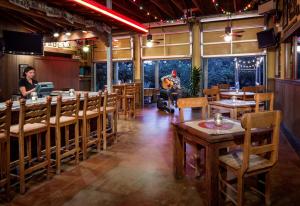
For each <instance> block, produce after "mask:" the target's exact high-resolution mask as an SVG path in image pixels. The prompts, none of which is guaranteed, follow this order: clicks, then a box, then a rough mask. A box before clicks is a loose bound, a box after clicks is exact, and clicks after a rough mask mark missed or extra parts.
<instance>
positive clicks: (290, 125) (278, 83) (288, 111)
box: [275, 79, 300, 142]
mask: <svg viewBox="0 0 300 206" xmlns="http://www.w3.org/2000/svg"><path fill="white" fill-rule="evenodd" d="M299 104H300V81H293V80H281V79H276V80H275V106H276V108H277V109H280V110H282V112H283V116H282V124H283V126H284V127H285V129H287V130H288V132H289V133H290V134H291V138H294V142H300V127H299V125H300V107H299Z"/></svg>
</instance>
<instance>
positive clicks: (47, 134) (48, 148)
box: [45, 128, 51, 178]
mask: <svg viewBox="0 0 300 206" xmlns="http://www.w3.org/2000/svg"><path fill="white" fill-rule="evenodd" d="M45 143H46V161H47V178H49V177H50V176H49V175H50V169H51V158H50V156H51V154H50V153H51V151H50V150H51V148H50V147H51V145H50V144H51V143H50V128H48V130H47V131H46V140H45Z"/></svg>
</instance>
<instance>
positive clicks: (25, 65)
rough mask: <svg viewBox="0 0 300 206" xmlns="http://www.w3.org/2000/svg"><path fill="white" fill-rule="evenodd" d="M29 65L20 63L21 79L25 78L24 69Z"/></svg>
mask: <svg viewBox="0 0 300 206" xmlns="http://www.w3.org/2000/svg"><path fill="white" fill-rule="evenodd" d="M28 66H29V65H28V64H19V79H21V78H23V73H24V69H25V68H26V67H28Z"/></svg>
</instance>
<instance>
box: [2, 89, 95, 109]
mask: <svg viewBox="0 0 300 206" xmlns="http://www.w3.org/2000/svg"><path fill="white" fill-rule="evenodd" d="M76 93H80V100H81V101H83V99H84V93H86V92H83V91H76ZM53 94H55V95H53V96H52V100H51V105H52V106H55V105H56V104H57V102H56V98H57V96H58V95H59V94H60V95H62V100H68V99H75V97H76V94H75V95H73V96H70V95H69V92H65V91H55V92H53ZM88 94H89V96H94V95H97V94H98V92H88ZM45 102H46V97H43V98H38V99H37V101H32V100H31V99H27V100H26V104H39V103H45ZM4 108H5V102H1V103H0V109H4ZM19 110H20V103H19V101H13V105H12V111H19Z"/></svg>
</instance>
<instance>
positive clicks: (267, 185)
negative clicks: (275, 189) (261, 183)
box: [265, 172, 271, 205]
mask: <svg viewBox="0 0 300 206" xmlns="http://www.w3.org/2000/svg"><path fill="white" fill-rule="evenodd" d="M265 204H266V205H271V173H270V172H267V173H266V174H265Z"/></svg>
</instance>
